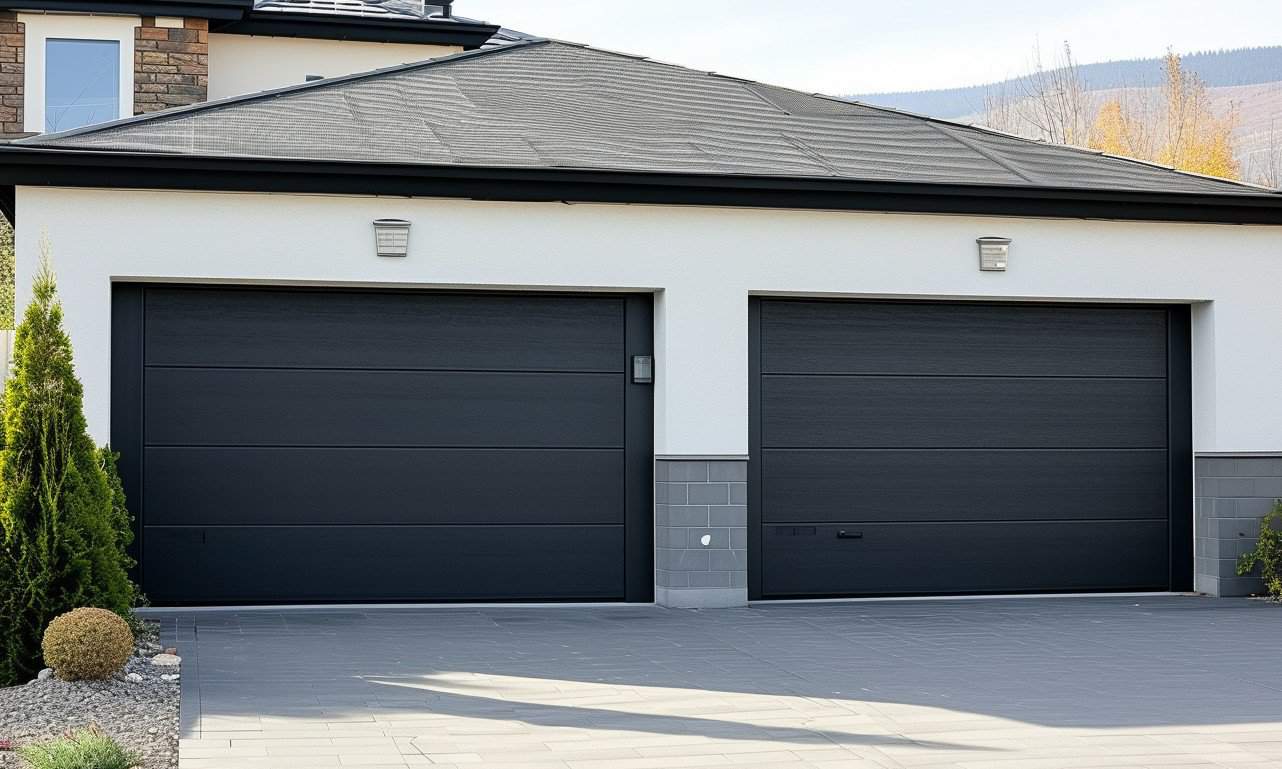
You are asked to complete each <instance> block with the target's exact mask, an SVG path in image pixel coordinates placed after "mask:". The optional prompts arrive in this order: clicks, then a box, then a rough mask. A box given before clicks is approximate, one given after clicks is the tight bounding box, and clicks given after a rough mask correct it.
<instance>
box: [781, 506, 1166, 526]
mask: <svg viewBox="0 0 1282 769" xmlns="http://www.w3.org/2000/svg"><path fill="white" fill-rule="evenodd" d="M1166 519H1167V515H1166V511H1165V510H1163V511H1162V515H1161V516H1157V517H1153V518H992V519H988V518H984V519H977V518H947V519H945V518H940V519H938V520H933V519H917V520H899V519H894V520H861V519H853V520H848V519H842V520H839V521H832V520H828V521H765V520H763V521H762V525H763V526H849V525H864V524H867V525H869V526H900V525H904V526H915V525H922V526H933V525H935V524H949V525H955V524H968V525H984V526H987V525H992V524H998V525H1002V524H1025V523H1037V524H1041V523H1146V522H1150V521H1159V522H1161V523H1162V524H1165V523H1166Z"/></svg>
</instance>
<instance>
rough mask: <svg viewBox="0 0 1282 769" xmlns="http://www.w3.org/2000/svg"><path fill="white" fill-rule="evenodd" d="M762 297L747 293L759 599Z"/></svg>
mask: <svg viewBox="0 0 1282 769" xmlns="http://www.w3.org/2000/svg"><path fill="white" fill-rule="evenodd" d="M762 520H763V517H762V510H761V299H760V297H756V296H750V297H748V557H747V563H748V600H749V601H760V600H761V568H762V563H761V562H762V557H761V551H762V541H761V539H762V538H761V526H762Z"/></svg>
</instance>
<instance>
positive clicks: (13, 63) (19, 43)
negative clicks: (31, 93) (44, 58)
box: [0, 11, 27, 139]
mask: <svg viewBox="0 0 1282 769" xmlns="http://www.w3.org/2000/svg"><path fill="white" fill-rule="evenodd" d="M26 26H27V25H26V24H23V23H22V22H20V21H18V15H17V14H16V13H14V12H13V11H0V139H11V138H13V137H15V136H21V135H24V134H25V133H26V127H25V126H24V125H23V123H22V120H23V114H22V98H23V82H24V81H23V78H24V76H25V66H26V61H27V40H26V37H27V30H26Z"/></svg>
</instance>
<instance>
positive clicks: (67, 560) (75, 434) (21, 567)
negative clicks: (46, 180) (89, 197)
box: [0, 249, 134, 686]
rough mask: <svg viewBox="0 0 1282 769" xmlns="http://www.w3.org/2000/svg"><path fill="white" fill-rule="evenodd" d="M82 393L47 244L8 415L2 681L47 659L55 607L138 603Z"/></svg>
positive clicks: (2, 428)
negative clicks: (43, 648) (44, 643)
mask: <svg viewBox="0 0 1282 769" xmlns="http://www.w3.org/2000/svg"><path fill="white" fill-rule="evenodd" d="M42 250H45V249H42ZM82 394H83V391H82V388H81V385H80V382H79V381H78V380H77V379H76V376H75V371H74V369H73V366H72V356H71V339H70V338H69V337H68V336H67V333H66V332H65V331H64V330H63V328H62V306H61V304H60V303H59V302H58V299H57V290H56V285H55V282H54V275H53V270H52V268H51V266H50V264H49V258H48V253H47V250H46V252H45V253H44V255H43V257H42V259H41V265H40V271H39V274H38V275H37V276H36V280H35V287H34V296H33V298H32V300H31V304H30V305H28V307H27V311H26V314H25V316H24V317H23V319H22V323H21V324H20V325H19V326H18V329H17V334H16V338H15V341H14V361H13V368H12V371H11V375H10V378H9V381H8V382H6V383H5V389H4V417H3V422H2V423H0V438H2V439H3V448H0V537H2V538H0V686H5V685H13V684H17V683H22V682H24V681H26V680H28V679H30V678H32V677H33V676H34V675H35V673H36V671H38V670H39V669H40V667H41V665H40V639H41V636H42V635H43V633H44V629H45V627H46V626H47V625H48V624H49V621H50V620H51V619H53V618H54V617H56V616H57V615H59V614H61V613H63V612H66V611H70V610H71V609H74V608H77V607H80V606H94V607H98V608H103V609H110V610H112V611H116V612H118V613H121V614H127V613H128V612H129V609H130V607H131V606H132V604H133V599H134V587H133V585H132V583H131V582H130V581H129V577H128V574H127V571H126V569H127V568H128V564H129V561H128V559H127V556H125V554H124V544H125V543H123V542H121V539H122V536H123V535H122V533H121V525H120V520H119V519H120V517H121V511H120V505H119V500H118V499H117V498H116V496H115V489H113V488H112V485H111V483H110V480H109V478H108V475H107V473H106V472H105V469H104V465H103V457H101V456H100V454H99V450H98V449H97V447H95V446H94V443H93V440H92V439H91V438H90V437H89V434H88V432H87V429H86V423H85V417H84V409H83V403H82ZM125 515H126V516H127V513H125Z"/></svg>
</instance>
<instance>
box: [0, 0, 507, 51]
mask: <svg viewBox="0 0 1282 769" xmlns="http://www.w3.org/2000/svg"><path fill="white" fill-rule="evenodd" d="M0 9H5V10H14V11H55V12H60V13H100V14H122V15H130V16H189V17H193V18H200V19H209V21H210V22H211V24H210V30H211V31H213V32H222V33H226V34H236V35H265V36H266V35H270V36H275V37H307V38H315V39H321V40H356V41H361V42H372V43H415V44H419V45H422V44H436V45H458V46H462V47H463V48H468V49H472V48H479V47H481V46H482V45H484V44H485V43H486V41H488V40H489V39H490V38H491V37H493V36H494V34H495V33H496V32H498V31H499V29H500V26H499V25H498V24H486V23H483V22H477V21H471V20H463V19H456V18H450V19H385V18H375V17H368V16H340V15H324V14H315V13H296V12H290V11H256V10H254V2H253V0H154V2H138V1H137V0H135V1H134V2H128V1H127V0H22V1H21V2H15V3H3V4H0Z"/></svg>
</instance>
